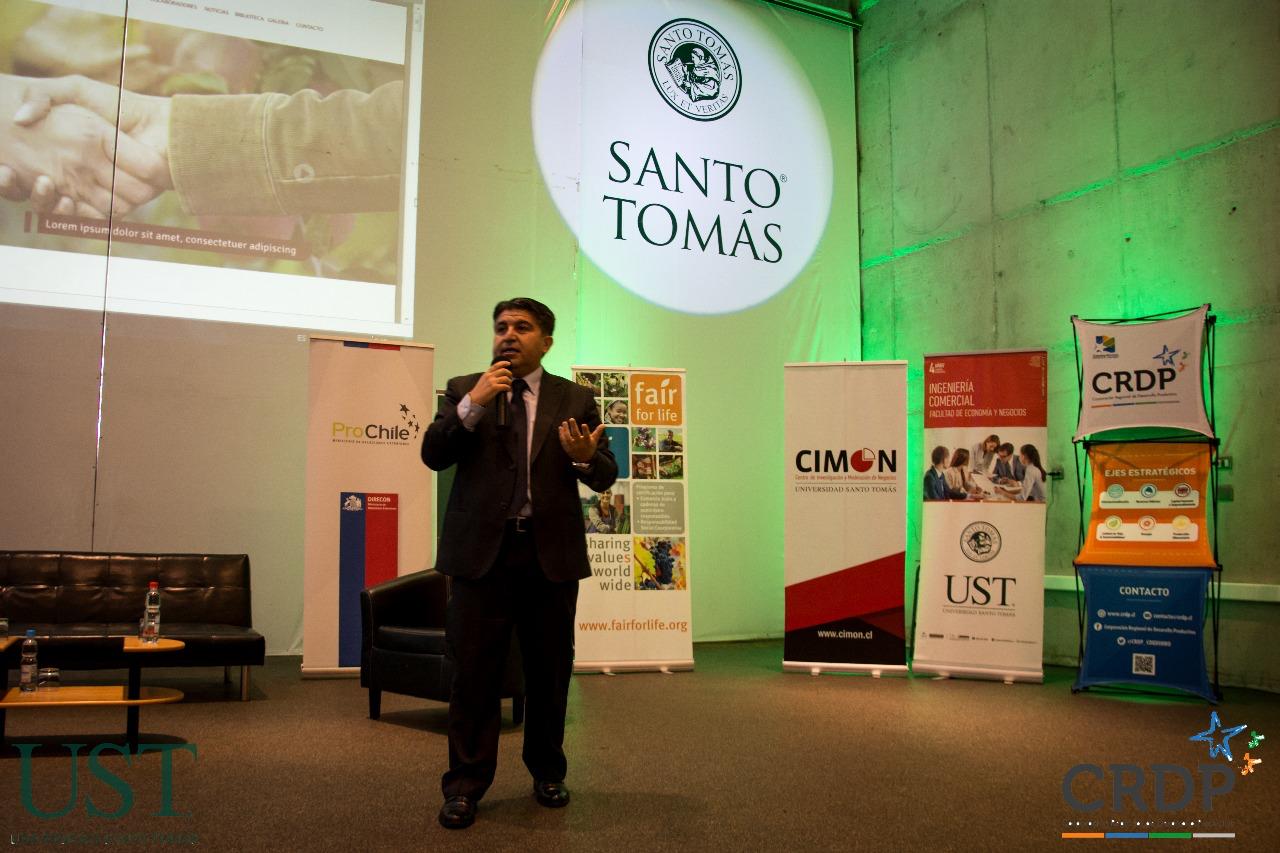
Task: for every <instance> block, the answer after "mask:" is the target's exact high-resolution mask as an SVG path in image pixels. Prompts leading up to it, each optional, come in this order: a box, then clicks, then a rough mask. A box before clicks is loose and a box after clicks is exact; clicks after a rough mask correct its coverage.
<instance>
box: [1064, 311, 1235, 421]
mask: <svg viewBox="0 0 1280 853" xmlns="http://www.w3.org/2000/svg"><path fill="white" fill-rule="evenodd" d="M1208 314H1209V306H1208V305H1201V306H1200V307H1199V308H1197V309H1196V310H1195V311H1192V312H1191V313H1189V314H1185V315H1183V316H1181V317H1175V318H1173V319H1170V320H1153V321H1151V322H1149V323H1091V322H1088V321H1087V320H1081V319H1080V318H1079V317H1072V318H1071V322H1072V324H1073V325H1074V326H1075V331H1076V345H1077V347H1078V351H1079V354H1080V361H1081V365H1080V378H1081V386H1080V421H1079V424H1078V425H1077V427H1076V435H1075V437H1076V439H1077V440H1078V439H1081V438H1084V437H1085V436H1087V435H1093V434H1095V433H1099V432H1104V431H1106V430H1113V429H1123V428H1128V427H1172V428H1174V429H1185V430H1188V431H1190V432H1198V433H1200V434H1202V435H1208V436H1212V435H1213V428H1212V427H1211V426H1210V425H1209V419H1208V417H1207V415H1206V413H1205V407H1204V390H1203V387H1202V384H1201V382H1202V379H1201V377H1202V376H1203V372H1202V364H1203V358H1204V330H1205V321H1206V318H1207V317H1208Z"/></svg>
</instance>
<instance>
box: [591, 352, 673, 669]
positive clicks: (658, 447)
mask: <svg viewBox="0 0 1280 853" xmlns="http://www.w3.org/2000/svg"><path fill="white" fill-rule="evenodd" d="M573 378H574V381H575V382H577V383H578V384H579V385H582V386H585V387H587V388H590V389H591V390H592V391H593V392H595V395H596V402H597V404H598V405H599V407H600V417H601V419H602V420H603V421H604V424H605V435H606V436H608V439H609V449H610V450H612V451H613V455H614V457H615V458H616V459H617V460H618V480H617V482H616V483H615V484H614V485H613V487H612V488H610V489H608V490H606V491H604V492H601V493H599V494H597V493H596V492H593V491H591V490H590V489H589V488H587V487H586V486H584V485H579V487H578V489H579V494H580V496H581V498H582V523H583V525H584V526H585V528H586V531H587V552H588V555H589V557H590V560H591V577H590V578H587V579H586V580H584V581H582V584H581V585H580V587H579V592H578V614H577V618H578V625H577V634H576V640H575V656H574V657H575V659H574V669H575V670H577V671H585V672H600V671H615V670H627V669H632V670H643V669H663V668H665V669H691V668H692V667H693V634H692V632H691V629H690V625H689V620H690V611H691V604H690V598H689V596H690V558H689V522H688V519H689V510H688V489H687V486H686V483H687V478H688V466H687V464H686V459H687V458H688V457H687V442H688V438H689V437H688V434H687V430H686V427H685V424H686V419H685V411H686V409H685V373H684V371H683V370H675V369H639V368H632V367H575V368H573Z"/></svg>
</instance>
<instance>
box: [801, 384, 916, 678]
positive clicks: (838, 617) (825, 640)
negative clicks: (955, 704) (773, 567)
mask: <svg viewBox="0 0 1280 853" xmlns="http://www.w3.org/2000/svg"><path fill="white" fill-rule="evenodd" d="M784 370H785V372H784V376H785V395H786V396H785V413H786V414H785V418H786V465H787V484H786V499H785V503H786V523H785V529H786V550H785V554H786V567H785V577H786V639H785V641H784V645H783V669H785V670H790V671H800V672H810V673H813V674H817V673H819V672H823V671H832V672H838V671H853V672H870V673H872V674H873V675H880V674H881V673H885V672H902V673H905V672H906V670H907V667H906V637H905V635H906V627H905V623H904V618H903V612H904V608H903V582H904V577H903V570H904V561H905V558H906V504H905V501H906V479H905V478H906V468H907V363H906V362H905V361H878V362H861V363H836V364H788V365H786V367H785V369H784Z"/></svg>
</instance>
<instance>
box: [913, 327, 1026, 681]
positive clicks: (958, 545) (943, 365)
mask: <svg viewBox="0 0 1280 853" xmlns="http://www.w3.org/2000/svg"><path fill="white" fill-rule="evenodd" d="M924 367H925V373H924V387H925V407H924V446H923V453H922V456H923V458H921V459H919V460H917V461H916V464H917V466H918V467H917V471H918V472H919V474H920V475H922V476H923V481H924V506H923V511H922V514H921V547H920V582H919V585H918V587H917V589H916V596H917V599H916V627H915V637H914V644H915V645H914V655H913V663H912V667H913V669H914V670H915V671H917V672H930V673H936V674H938V675H944V676H966V677H972V678H991V679H999V680H1003V681H1006V682H1012V681H1035V682H1039V681H1043V680H1044V671H1043V667H1042V656H1043V651H1042V650H1043V644H1044V538H1045V536H1044V530H1045V503H1046V500H1047V498H1048V482H1047V477H1046V474H1045V463H1044V458H1043V456H1044V449H1045V444H1046V442H1047V440H1048V428H1047V423H1048V421H1047V409H1048V405H1047V400H1048V394H1047V391H1046V383H1047V367H1048V354H1047V353H1046V351H1045V350H1042V349H1038V350H1019V351H1014V352H980V353H957V354H949V355H929V356H925V360H924Z"/></svg>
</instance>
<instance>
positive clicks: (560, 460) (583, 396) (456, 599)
mask: <svg viewBox="0 0 1280 853" xmlns="http://www.w3.org/2000/svg"><path fill="white" fill-rule="evenodd" d="M555 322H556V321H555V315H554V314H552V313H551V309H549V308H547V306H545V305H543V304H542V303H541V302H538V301H537V300H534V299H527V298H519V299H510V300H507V301H504V302H499V303H498V305H497V306H496V307H495V308H494V309H493V357H494V360H493V363H492V364H491V365H490V366H489V369H488V370H486V371H484V372H483V373H473V374H471V375H469V376H457V377H454V378H453V379H450V380H449V383H448V386H447V390H446V392H445V397H444V399H443V400H442V401H441V404H440V410H439V411H438V412H437V413H436V417H435V420H434V421H433V422H432V424H431V426H430V427H428V428H427V432H426V435H425V436H424V438H423V441H422V460H423V461H424V462H425V463H426V464H427V465H428V466H430V467H431V468H432V469H434V470H436V471H439V470H442V469H444V468H447V467H449V466H450V465H457V466H458V470H457V473H456V475H455V477H454V482H453V490H452V492H450V494H449V503H448V507H447V509H446V512H445V518H444V530H443V531H442V533H441V536H440V546H439V553H438V555H437V557H436V569H437V570H438V571H439V572H441V573H442V574H445V575H449V576H450V577H451V578H452V579H453V580H452V583H451V589H450V594H449V610H448V624H447V628H446V645H447V651H448V654H449V656H450V658H451V659H452V661H453V664H454V666H453V670H454V680H453V687H452V690H451V695H450V698H449V769H448V771H447V772H446V773H445V774H444V777H443V778H442V779H441V788H442V790H443V792H444V796H445V803H444V806H443V807H442V808H441V809H440V815H439V819H440V823H441V824H442V825H444V826H446V827H448V828H450V829H463V828H465V827H468V826H470V825H471V824H472V822H473V821H474V820H475V814H476V803H477V802H478V801H479V800H480V798H481V797H482V796H484V793H485V791H486V790H487V789H488V787H489V785H490V783H492V781H493V776H494V771H495V769H496V768H497V759H498V732H499V729H500V727H501V719H502V718H501V712H500V703H499V694H500V690H501V686H502V676H503V672H504V670H505V667H506V656H507V650H508V648H509V647H510V645H511V631H512V630H513V629H514V630H515V631H516V633H517V636H518V637H519V640H520V649H521V656H522V658H523V661H524V679H525V702H526V705H525V709H526V717H525V724H524V727H525V728H524V751H523V758H524V763H525V766H526V767H528V769H529V772H530V773H531V774H532V775H533V791H534V796H535V797H536V799H537V801H538V802H539V803H540V804H542V805H544V806H549V807H557V806H564V805H567V804H568V802H569V789H568V788H567V787H565V784H564V777H565V770H566V762H565V756H564V750H563V747H562V745H563V741H564V719H565V708H566V704H567V700H568V691H569V676H570V674H571V673H572V671H573V633H574V624H573V618H574V612H575V610H576V607H577V601H578V581H579V580H580V579H581V578H585V577H590V575H591V568H590V564H589V562H588V560H587V542H586V533H585V525H584V523H583V518H582V503H581V501H580V500H579V497H578V483H579V482H582V483H585V484H586V485H587V486H589V487H590V488H591V489H593V490H595V491H597V492H599V491H603V490H604V489H607V488H609V487H610V486H611V485H613V482H614V480H616V479H617V476H618V465H617V462H616V461H615V460H614V458H613V454H612V453H611V452H610V451H609V444H608V439H607V438H605V437H604V426H603V425H602V424H601V422H600V413H599V411H598V410H597V407H596V401H595V397H594V395H593V394H592V392H591V389H589V388H584V387H582V386H580V385H577V384H575V383H573V382H570V381H569V380H567V379H563V378H561V377H559V376H553V375H551V374H550V373H546V372H544V371H543V369H542V357H543V356H544V355H546V353H547V350H548V349H550V348H551V343H552V338H551V336H552V333H553V332H554V330H555ZM504 399H505V400H506V401H507V411H506V413H505V414H506V416H507V417H506V421H507V422H506V424H505V425H504V424H502V423H500V421H501V420H502V417H501V415H502V412H501V404H502V400H504Z"/></svg>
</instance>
